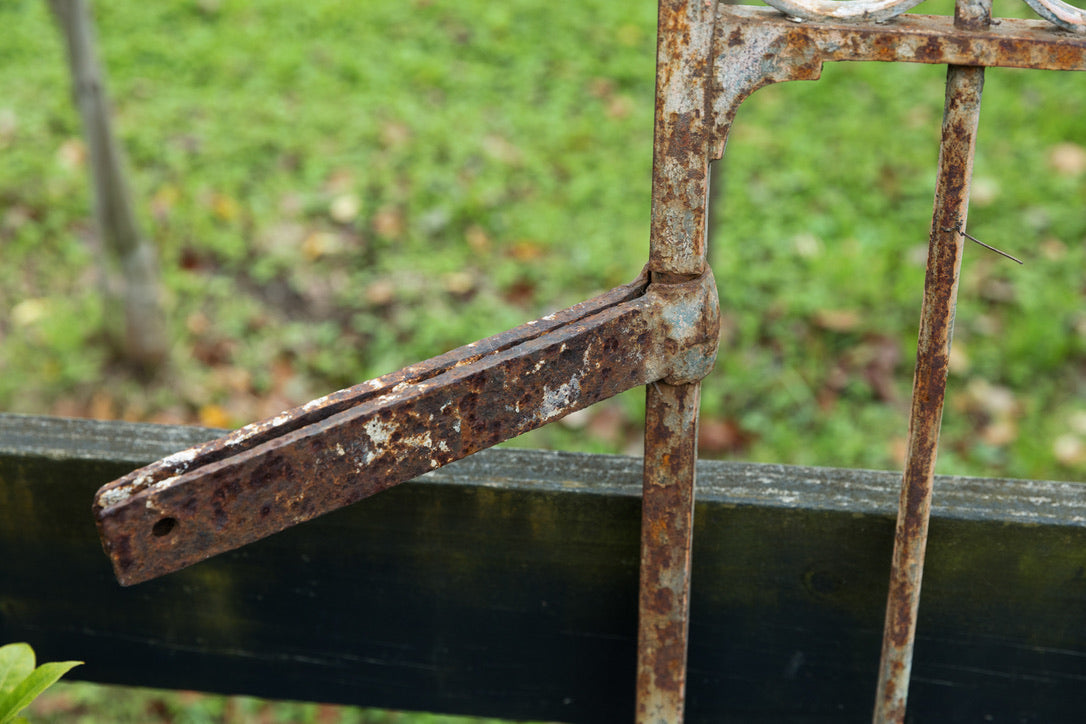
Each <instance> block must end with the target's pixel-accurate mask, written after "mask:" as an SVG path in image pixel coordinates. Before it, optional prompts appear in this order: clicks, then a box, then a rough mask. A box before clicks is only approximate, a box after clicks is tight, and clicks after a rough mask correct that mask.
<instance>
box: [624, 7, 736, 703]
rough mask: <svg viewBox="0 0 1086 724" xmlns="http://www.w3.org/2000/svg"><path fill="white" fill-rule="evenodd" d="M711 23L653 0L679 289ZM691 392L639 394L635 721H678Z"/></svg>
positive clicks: (658, 137) (662, 240)
mask: <svg viewBox="0 0 1086 724" xmlns="http://www.w3.org/2000/svg"><path fill="white" fill-rule="evenodd" d="M715 22H716V0H690V1H687V0H661V1H660V3H659V16H658V24H657V46H656V112H655V127H654V142H653V165H652V169H653V170H652V216H651V232H650V237H649V269H650V271H651V274H652V280H653V282H655V283H658V284H661V285H667V286H679V285H680V284H681V283H683V282H684V280H686V279H690V278H692V277H696V276H697V275H701V274H704V273H705V270H706V269H707V264H706V235H707V234H706V231H707V228H706V227H707V223H708V207H709V161H710V159H711V156H712V155H713V154H711V153H710V148H709V143H710V135H709V132H708V129H709V127H710V125H709V124H710V121H711V109H710V102H711V100H712V96H711V89H712V83H711V74H712V70H713V65H712V50H713V26H714V24H715ZM715 155H717V156H719V155H720V154H719V153H717V154H715ZM700 393H701V386H700V384H698V382H697V381H688V382H687V383H686V384H679V385H672V384H652V385H649V387H648V389H647V391H646V395H645V455H644V466H645V467H644V487H643V496H642V514H641V572H640V589H639V595H638V657H637V694H636V717H635V718H636V721H637V722H638V723H639V724H678V723H679V722H681V721H682V719H683V701H684V698H685V691H686V652H687V632H688V630H689V613H690V553H691V546H692V543H693V515H694V507H693V506H694V486H695V474H694V467H695V465H694V464H695V462H696V460H697V423H698V404H699V399H700Z"/></svg>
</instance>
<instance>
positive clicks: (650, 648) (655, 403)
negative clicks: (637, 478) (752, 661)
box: [636, 382, 701, 724]
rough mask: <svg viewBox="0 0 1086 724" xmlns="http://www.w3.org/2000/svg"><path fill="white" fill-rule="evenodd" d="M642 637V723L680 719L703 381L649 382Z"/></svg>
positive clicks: (639, 698) (639, 697) (639, 687)
mask: <svg viewBox="0 0 1086 724" xmlns="http://www.w3.org/2000/svg"><path fill="white" fill-rule="evenodd" d="M646 390H647V392H646V400H645V409H646V414H645V418H646V419H645V482H644V493H643V502H642V512H641V593H640V597H639V629H638V640H637V718H636V721H637V723H638V724H678V722H681V721H682V719H683V697H684V694H685V690H686V650H687V630H688V622H689V612H690V551H691V543H692V540H693V530H694V479H695V478H694V465H695V462H696V461H697V448H698V445H697V441H698V405H699V398H700V392H701V384H700V383H698V382H694V383H691V384H686V385H669V384H665V383H663V382H659V383H654V384H651V385H649V386H648V387H647V388H646Z"/></svg>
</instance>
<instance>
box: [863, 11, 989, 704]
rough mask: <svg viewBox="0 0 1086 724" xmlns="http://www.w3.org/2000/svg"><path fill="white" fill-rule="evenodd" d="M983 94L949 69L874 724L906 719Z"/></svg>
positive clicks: (975, 81) (976, 74) (973, 72)
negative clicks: (933, 485) (962, 231)
mask: <svg viewBox="0 0 1086 724" xmlns="http://www.w3.org/2000/svg"><path fill="white" fill-rule="evenodd" d="M990 21H991V0H958V2H957V4H956V6H955V12H954V24H955V26H956V27H957V28H959V29H962V30H983V29H986V28H987V27H988V25H989V23H990ZM983 87H984V68H983V67H974V66H957V65H951V66H948V67H947V85H946V105H945V108H944V111H943V129H942V142H941V145H940V149H939V170H938V177H937V181H936V187H935V208H934V213H933V216H932V223H931V233H930V236H929V247H928V264H927V272H926V275H925V279H924V301H923V306H922V309H921V315H920V333H919V337H918V342H917V351H916V372H915V375H914V378H913V396H912V409H911V412H910V416H909V436H908V448H907V453H906V460H905V472H904V476H903V479H902V486H901V498H900V500H899V503H898V518H897V527H896V530H895V534H894V553H893V559H892V566H891V571H890V588H889V594H888V597H887V605H886V623H885V628H884V631H883V642H882V657H881V662H880V664H879V679H878V692H877V695H876V700H875V712H874V719H873V721H874V722H875V724H884V723H888V722H902V721H904V719H905V707H906V699H907V697H908V689H909V676H910V673H911V669H912V655H913V643H914V639H915V636H916V617H917V611H918V609H919V604H920V583H921V578H922V575H923V570H924V552H925V548H926V546H927V537H928V518H929V516H930V514H931V495H932V483H933V478H934V475H935V459H936V454H937V452H938V444H939V428H940V425H941V423H942V416H943V400H944V397H945V394H946V382H947V370H948V363H949V359H950V344H951V337H952V336H953V331H954V309H955V306H956V303H957V294H958V278H959V273H960V270H961V261H962V251H963V248H964V244H965V241H964V238H963V236H962V234H961V233H960V230H962V229H965V224H966V218H967V215H968V207H969V187H970V182H971V180H972V175H973V152H974V149H975V147H976V133H977V125H978V122H979V118H980V100H981V91H982V89H983Z"/></svg>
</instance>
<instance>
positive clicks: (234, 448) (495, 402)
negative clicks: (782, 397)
mask: <svg viewBox="0 0 1086 724" xmlns="http://www.w3.org/2000/svg"><path fill="white" fill-rule="evenodd" d="M919 2H920V0H855V1H853V2H836V1H834V0H771V1H770V4H771V5H773V6H774V8H776V9H772V8H761V7H746V6H727V5H720V6H717V3H716V2H713V1H712V0H704V1H702V0H689V1H684V0H661V2H660V12H659V35H658V46H657V81H656V115H655V141H654V150H653V154H654V155H653V181H652V184H653V189H652V230H651V238H650V249H649V260H648V265H647V266H646V269H645V270H644V271H643V272H642V273H641V275H640V276H638V278H637V279H635V280H634V281H633V282H631V283H630V284H627V285H625V286H621V287H618V288H615V289H613V290H611V291H609V292H607V293H605V294H603V295H601V296H599V297H596V298H594V299H592V300H589V301H586V302H583V303H581V304H578V305H576V306H574V307H571V308H569V309H566V310H564V311H561V312H558V313H555V314H552V315H548V316H546V317H543V318H542V319H538V320H535V321H532V322H528V323H527V324H525V325H522V326H521V327H518V328H516V329H514V330H511V331H509V332H505V333H502V334H499V335H496V336H494V337H491V338H488V339H485V340H482V341H479V342H475V343H472V344H469V345H466V346H464V347H461V348H459V349H457V350H454V351H452V352H449V353H447V354H445V355H442V356H440V357H436V358H433V359H430V360H427V361H425V362H421V363H419V364H416V365H412V366H410V367H407V368H405V369H403V370H400V371H399V372H395V373H393V374H390V375H386V376H384V377H381V378H378V379H375V380H370V381H368V382H364V383H362V384H359V385H357V386H355V387H351V388H349V389H345V390H341V391H339V392H335V393H333V394H330V395H328V396H326V397H323V398H320V399H318V400H314V401H312V402H309V403H307V404H305V405H303V406H301V407H299V408H295V409H293V410H290V411H287V412H284V413H282V414H281V415H278V416H276V417H274V418H272V419H270V420H266V421H263V422H259V423H255V424H252V425H249V426H247V427H244V428H242V429H240V430H238V431H236V432H234V433H231V434H230V435H227V436H226V437H223V438H221V439H219V440H215V441H213V442H210V443H207V444H204V445H201V446H197V447H194V448H191V449H189V450H185V451H183V452H180V453H177V454H175V455H171V456H169V457H167V458H164V459H162V460H160V461H158V462H157V463H154V464H152V465H150V466H147V467H145V468H142V469H140V470H137V471H135V472H133V473H131V474H130V475H127V476H125V477H123V478H121V479H119V480H117V481H115V482H113V483H110V484H109V485H106V486H104V487H103V488H102V489H101V490H100V491H99V493H98V495H97V498H96V501H95V515H96V518H97V521H98V526H99V531H100V534H101V536H102V540H103V544H104V546H105V548H106V551H107V553H108V554H109V557H110V559H111V560H112V563H113V566H114V570H115V572H116V574H117V577H118V579H119V580H120V581H121V583H122V584H125V585H129V584H133V583H138V582H141V581H144V580H147V579H150V578H154V577H156V576H160V575H163V574H165V573H169V572H171V571H174V570H177V569H179V568H182V567H185V566H188V565H191V564H193V563H196V562H198V561H200V560H203V559H205V558H207V557H209V556H212V555H215V554H217V553H221V552H223V551H226V550H230V549H233V548H237V547H239V546H242V545H245V544H247V543H249V542H252V541H254V540H257V539H259V538H262V537H264V536H267V535H270V534H272V533H275V532H277V531H279V530H282V529H284V528H287V527H289V526H291V525H294V524H296V523H300V522H303V521H305V520H309V519H311V518H314V517H316V516H318V515H321V514H322V513H325V512H328V511H330V510H333V509H336V508H339V507H341V506H344V505H347V504H350V503H353V502H356V501H358V500H361V499H362V498H365V497H367V496H370V495H372V494H374V493H377V492H380V491H381V490H384V489H386V488H389V487H391V486H394V485H397V484H399V483H401V482H404V481H407V480H410V479H411V478H414V477H415V476H417V475H419V474H421V473H424V472H427V471H429V470H431V469H434V468H437V467H440V466H441V465H444V464H445V463H448V462H451V461H453V460H457V459H459V458H462V457H464V456H467V455H470V454H472V453H474V452H477V451H479V450H482V449H484V448H487V447H489V446H491V445H494V444H496V443H498V442H501V441H503V440H507V439H509V438H511V437H514V436H516V435H519V434H521V433H523V432H526V431H528V430H530V429H534V428H536V427H539V426H541V425H545V424H547V423H549V422H551V421H553V420H556V419H558V418H560V417H562V416H564V415H566V414H568V413H570V412H573V411H575V410H578V409H582V408H584V407H587V406H589V405H591V404H593V403H595V402H598V401H600V400H602V399H605V398H607V397H610V396H612V395H615V394H617V393H619V392H622V391H624V390H627V389H630V388H632V387H636V386H646V391H647V396H646V423H645V456H644V492H643V513H642V515H643V518H642V542H641V584H640V631H639V647H638V648H639V655H638V674H637V718H638V721H639V722H645V723H648V722H654V723H655V722H678V721H681V719H682V710H683V696H684V685H685V677H686V673H685V661H686V648H687V629H688V626H687V620H688V608H689V605H688V604H689V586H690V576H689V574H690V561H691V548H690V545H691V533H692V527H693V501H694V464H695V460H696V457H697V449H696V448H697V434H696V433H697V422H698V402H699V389H700V387H699V385H700V380H701V379H702V378H704V377H705V376H706V375H707V374H709V372H710V371H711V370H712V368H713V364H714V361H715V357H716V351H717V344H718V337H719V304H718V301H717V295H716V286H715V282H714V280H713V276H712V271H711V270H710V269H709V267H708V265H707V263H706V221H707V205H708V199H709V173H708V169H709V163H710V161H712V160H713V159H717V158H720V157H721V156H722V154H723V152H724V147H725V144H726V142H727V138H728V130H729V128H730V125H731V122H732V120H733V119H734V117H735V113H736V111H737V109H738V106H739V105H740V103H742V102H743V100H744V99H746V98H747V97H748V96H749V95H750V94H751V93H753V92H754V91H755V90H757V89H759V88H761V87H764V86H766V85H769V84H772V83H778V82H783V81H788V80H814V79H817V78H818V77H819V74H820V72H821V68H822V64H823V63H824V62H827V61H848V60H868V61H885V62H913V63H931V64H940V65H947V66H948V74H947V89H946V105H945V111H944V119H943V134H942V143H941V148H940V156H939V170H938V177H937V186H936V195H935V208H934V213H933V219H932V224H931V229H930V235H929V253H928V266H927V275H926V279H925V289H924V306H923V310H922V313H921V322H920V334H919V345H918V351H917V367H916V374H915V378H914V390H913V403H912V411H911V415H910V420H909V442H908V453H907V460H906V468H905V473H904V481H903V485H902V492H901V500H900V507H899V517H898V526H897V533H896V539H895V549H894V556H893V561H892V567H891V581H890V593H889V601H888V606H887V612H886V627H885V633H884V643H883V655H882V663H881V669H880V676H879V690H878V693H877V697H876V706H875V721H876V722H893V721H902V720H903V719H904V714H905V700H906V693H907V689H908V680H909V668H910V662H911V655H912V641H913V637H914V634H915V629H916V625H915V621H916V611H917V606H918V602H919V592H920V579H921V572H922V568H923V559H924V549H925V543H926V538H927V521H928V515H929V512H930V506H931V489H932V479H933V472H934V463H935V457H936V448H937V442H938V435H939V426H940V421H941V417H942V407H943V397H944V392H945V386H946V376H947V363H948V359H949V352H950V341H951V333H952V327H953V319H954V308H955V296H956V292H957V283H958V273H959V269H960V265H961V258H962V252H963V246H964V241H965V239H966V238H971V237H968V234H967V232H966V220H967V211H968V201H969V187H970V178H971V171H972V158H973V150H974V145H975V138H976V128H977V119H978V116H979V110H980V100H981V89H982V86H983V79H984V67H985V66H1005V67H1019V68H1034V69H1049V70H1086V13H1084V12H1083V11H1082V10H1079V9H1077V8H1074V7H1072V6H1069V5H1066V4H1064V3H1062V2H1060V0H1027V2H1029V3H1030V5H1031V6H1032V7H1034V9H1035V10H1036V11H1037V12H1038V13H1039V14H1040V15H1041V16H1042V17H1043V18H1044V20H1041V21H1028V20H1010V19H1003V20H999V21H994V20H993V19H992V18H991V5H990V0H958V2H957V5H956V8H955V15H954V17H953V18H948V17H940V16H924V15H903V14H902V13H904V12H905V11H906V10H907V9H909V8H911V7H913V6H915V5H917V4H919ZM782 13H783V14H782Z"/></svg>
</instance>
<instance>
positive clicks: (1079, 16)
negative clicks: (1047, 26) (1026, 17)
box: [774, 0, 1086, 35]
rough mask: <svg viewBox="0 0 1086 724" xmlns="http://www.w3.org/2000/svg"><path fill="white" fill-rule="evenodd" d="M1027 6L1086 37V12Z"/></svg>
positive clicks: (1058, 3) (1059, 1)
mask: <svg viewBox="0 0 1086 724" xmlns="http://www.w3.org/2000/svg"><path fill="white" fill-rule="evenodd" d="M774 1H775V2H776V0H774ZM1026 4H1027V5H1029V6H1030V7H1031V8H1033V11H1034V12H1035V13H1037V14H1038V15H1040V16H1041V17H1042V18H1044V19H1045V20H1047V21H1048V22H1050V23H1052V24H1053V25H1056V26H1058V27H1060V28H1063V29H1064V30H1068V31H1070V32H1072V33H1078V34H1079V35H1086V10H1083V9H1082V8H1077V7H1075V6H1074V5H1069V4H1068V3H1065V2H1063V0H1026Z"/></svg>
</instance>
